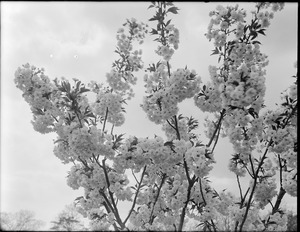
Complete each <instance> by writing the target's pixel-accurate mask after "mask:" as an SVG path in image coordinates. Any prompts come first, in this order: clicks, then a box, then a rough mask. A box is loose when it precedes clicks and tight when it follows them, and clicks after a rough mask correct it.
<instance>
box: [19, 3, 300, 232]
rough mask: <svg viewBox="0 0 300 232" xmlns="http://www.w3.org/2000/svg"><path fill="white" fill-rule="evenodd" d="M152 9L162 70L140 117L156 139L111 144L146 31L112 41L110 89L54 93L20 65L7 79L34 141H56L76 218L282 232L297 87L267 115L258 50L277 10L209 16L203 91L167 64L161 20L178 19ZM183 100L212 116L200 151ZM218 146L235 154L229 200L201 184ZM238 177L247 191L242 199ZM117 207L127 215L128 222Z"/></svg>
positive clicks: (131, 27) (130, 26)
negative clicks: (79, 192)
mask: <svg viewBox="0 0 300 232" xmlns="http://www.w3.org/2000/svg"><path fill="white" fill-rule="evenodd" d="M151 8H153V9H155V10H156V12H155V15H154V16H153V17H152V18H151V19H150V20H149V21H152V22H155V21H156V25H155V26H154V28H152V31H150V30H149V32H150V34H152V35H153V36H155V39H154V41H157V42H158V43H159V45H158V48H157V50H156V51H155V52H156V53H157V54H158V55H159V56H161V57H162V60H161V61H158V62H157V63H156V64H152V65H149V68H148V69H146V70H145V71H146V72H147V73H146V74H145V75H144V82H145V85H144V87H145V93H146V95H145V96H144V98H143V102H142V104H141V107H142V109H143V110H144V111H145V113H146V115H147V116H148V118H149V120H150V121H152V122H154V123H156V124H160V125H161V127H162V130H163V132H164V133H165V136H164V138H163V137H160V136H156V135H155V136H154V137H152V138H148V137H147V138H140V137H136V136H128V137H127V138H124V134H119V135H118V134H115V133H114V128H115V127H117V126H121V125H122V124H123V123H124V121H125V108H124V104H125V103H126V100H129V99H130V98H131V97H133V96H134V93H133V89H132V85H135V84H136V83H137V77H135V76H134V72H137V71H141V70H142V68H143V61H142V59H141V55H142V50H136V49H135V48H134V46H135V43H136V42H137V43H139V44H142V43H143V40H144V38H145V36H146V34H147V33H148V26H147V25H146V24H144V23H139V22H137V20H135V19H130V20H127V21H126V23H124V24H123V27H122V28H120V29H119V30H118V32H117V37H116V38H117V47H116V50H115V53H117V54H118V56H119V59H117V60H116V61H114V62H113V64H112V69H111V70H110V71H109V72H108V73H107V74H106V78H107V84H108V85H107V86H105V85H104V84H102V83H97V82H95V81H92V82H90V83H89V84H88V85H87V87H88V88H87V87H86V86H85V85H84V84H83V83H81V81H79V80H76V79H74V84H73V85H72V84H71V83H70V82H69V81H68V80H66V79H65V78H62V79H61V80H58V79H55V80H54V82H53V83H52V82H51V81H50V79H49V78H48V77H47V76H46V75H45V74H44V70H43V69H37V68H36V67H34V66H30V65H29V64H25V65H23V67H20V68H18V69H17V71H16V73H15V83H16V86H17V87H18V88H19V89H20V90H21V91H22V92H23V97H24V99H25V101H26V102H27V103H29V105H30V107H31V110H32V113H33V121H32V123H33V127H34V129H35V130H36V131H38V132H40V133H49V132H56V133H57V139H56V141H55V142H54V144H55V146H54V155H55V156H57V157H58V158H59V159H60V160H61V161H62V162H63V163H64V164H67V163H68V164H73V165H72V167H71V169H70V171H69V173H68V176H67V184H68V185H69V186H70V187H71V188H72V189H79V188H83V190H84V194H83V196H80V197H78V198H76V199H75V203H76V205H77V209H78V211H79V212H80V213H81V214H82V215H84V216H85V217H87V218H88V219H89V220H90V221H91V224H90V228H91V229H92V230H109V229H114V230H127V229H130V230H170V231H171V230H175V231H182V230H184V229H185V226H186V224H187V223H186V222H187V220H191V219H192V220H195V221H197V228H196V229H199V227H200V229H202V230H205V231H218V230H221V231H223V230H226V231H244V230H245V231H278V230H282V231H283V230H286V222H287V217H286V215H285V212H284V210H282V209H281V208H280V207H281V206H280V203H281V201H282V199H283V197H284V196H285V194H289V195H290V196H293V197H297V133H296V132H297V80H296V81H295V82H294V83H293V84H292V86H291V87H290V88H289V89H288V90H287V91H286V92H285V93H284V94H283V95H282V99H281V100H282V102H281V104H279V105H278V107H277V109H275V110H264V96H265V92H266V86H265V78H266V66H267V65H268V59H267V56H266V55H264V54H262V52H261V44H260V42H259V40H258V38H259V37H258V36H259V35H265V30H266V29H267V28H268V27H270V23H271V19H272V18H273V17H274V13H275V12H277V11H280V10H282V9H283V4H282V3H257V4H256V5H255V11H253V12H251V14H252V20H251V22H250V23H247V21H246V19H247V17H246V11H245V10H243V9H240V8H239V6H238V5H236V6H235V7H231V6H229V7H224V6H221V5H219V6H217V8H216V10H214V11H211V12H210V13H209V15H210V17H211V18H212V19H211V21H210V24H209V26H208V31H207V33H206V37H207V39H208V40H210V41H211V40H212V41H213V44H214V46H215V49H214V50H213V54H212V55H217V56H218V57H219V58H218V62H219V64H220V65H219V66H212V65H211V66H209V78H210V80H209V81H208V82H207V83H204V84H202V81H201V78H200V77H199V76H198V75H197V74H196V72H195V71H193V70H190V69H188V68H187V67H186V68H184V69H183V68H178V69H172V66H171V64H170V62H171V58H172V55H173V54H174V52H175V50H177V49H178V46H179V29H178V28H176V27H175V26H174V24H172V23H171V20H170V19H169V20H168V19H167V18H168V16H169V15H170V13H172V14H177V13H178V10H179V9H178V8H177V7H175V6H174V4H173V3H171V2H151V5H150V6H149V9H151ZM295 78H297V76H295ZM86 92H89V93H90V94H93V95H94V96H95V98H94V100H92V101H91V100H90V97H89V96H88V95H86V94H85V93H86ZM191 98H193V100H194V103H195V105H196V106H197V108H199V109H200V110H201V111H202V112H208V113H212V114H213V117H211V116H209V117H208V118H207V119H206V120H205V124H204V126H205V127H206V129H205V131H204V133H205V135H206V137H207V138H208V142H207V143H203V142H202V141H200V135H198V134H196V131H195V129H196V128H197V127H198V120H197V119H194V118H193V117H186V116H183V115H182V114H180V115H178V112H179V106H178V105H179V103H181V102H182V101H184V100H187V99H191ZM220 136H223V137H227V138H228V140H229V142H230V143H231V144H232V148H233V154H232V157H231V159H230V160H229V164H228V168H229V170H230V171H231V172H232V173H233V174H234V176H235V177H236V180H237V186H238V196H236V195H234V194H232V193H231V192H229V191H227V190H223V191H216V190H215V189H214V188H213V183H211V180H210V171H211V170H212V169H213V164H214V163H215V162H216V160H215V157H214V155H215V147H216V145H217V143H218V140H219V137H220ZM224 153H225V152H224ZM224 155H226V154H224ZM244 177H248V178H249V179H250V180H249V179H248V180H249V185H248V186H246V188H247V187H248V188H247V189H246V190H245V189H243V187H242V185H241V183H242V182H243V185H245V183H246V182H245V181H244V179H243V181H242V179H241V178H244ZM277 180H278V181H277ZM119 201H126V202H127V203H129V204H130V207H128V215H127V216H126V217H125V218H122V217H121V215H120V205H118V203H119ZM267 207H270V211H269V212H268V213H266V214H265V215H264V216H262V215H261V214H260V212H261V211H262V210H263V209H268V208H267Z"/></svg>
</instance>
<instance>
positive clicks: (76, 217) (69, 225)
mask: <svg viewBox="0 0 300 232" xmlns="http://www.w3.org/2000/svg"><path fill="white" fill-rule="evenodd" d="M51 223H52V227H51V228H50V229H51V230H54V231H87V230H88V229H87V228H85V226H84V223H83V221H82V215H81V214H79V213H78V212H77V210H76V207H75V206H74V205H73V204H70V205H67V206H66V207H65V209H64V210H63V211H61V212H60V213H59V214H58V215H57V218H56V219H55V220H54V221H51Z"/></svg>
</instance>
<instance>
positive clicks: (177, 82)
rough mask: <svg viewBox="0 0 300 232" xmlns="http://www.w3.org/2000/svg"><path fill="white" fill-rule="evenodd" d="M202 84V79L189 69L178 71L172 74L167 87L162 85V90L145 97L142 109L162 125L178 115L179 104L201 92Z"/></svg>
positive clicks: (154, 91)
mask: <svg viewBox="0 0 300 232" xmlns="http://www.w3.org/2000/svg"><path fill="white" fill-rule="evenodd" d="M158 81H159V80H158ZM200 82H201V79H200V77H196V74H194V73H193V72H192V71H190V70H189V69H178V70H176V71H174V72H173V73H172V74H171V76H170V78H169V79H168V80H167V81H166V83H165V85H164V84H163V83H161V84H160V85H159V86H161V87H160V88H158V89H154V90H152V91H153V93H152V94H151V95H149V96H146V97H144V99H143V104H142V108H143V110H144V111H145V112H146V113H147V115H148V118H149V119H150V120H151V121H153V122H155V123H157V124H159V123H162V122H163V121H164V120H167V119H169V118H171V117H172V116H174V115H176V114H177V112H178V106H177V105H178V103H179V102H182V101H183V100H184V99H187V98H191V97H193V96H194V95H195V93H196V92H198V91H199V83H200Z"/></svg>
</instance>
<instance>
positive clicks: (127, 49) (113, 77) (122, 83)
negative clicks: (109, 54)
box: [106, 18, 148, 99]
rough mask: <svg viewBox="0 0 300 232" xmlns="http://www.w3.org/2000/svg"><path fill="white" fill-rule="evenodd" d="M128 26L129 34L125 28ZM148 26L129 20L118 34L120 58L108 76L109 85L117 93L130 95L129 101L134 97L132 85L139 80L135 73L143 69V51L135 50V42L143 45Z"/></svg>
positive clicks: (117, 51) (117, 50)
mask: <svg viewBox="0 0 300 232" xmlns="http://www.w3.org/2000/svg"><path fill="white" fill-rule="evenodd" d="M126 26H128V32H127V33H126V30H125V29H124V27H126ZM147 27H148V25H146V24H144V23H139V22H137V20H136V19H135V18H132V19H130V20H129V19H127V22H126V23H124V24H123V27H122V28H120V29H119V30H118V32H117V40H118V42H117V48H116V50H115V52H116V53H117V54H118V55H119V56H120V59H119V60H116V61H115V62H114V63H113V68H112V70H111V71H110V72H109V73H107V74H106V78H107V83H108V84H109V86H110V87H111V88H112V89H113V90H114V91H115V92H117V93H120V94H122V95H128V97H127V98H128V99H130V98H132V97H133V96H134V93H133V90H132V88H131V85H135V84H136V81H137V78H136V77H135V76H134V75H133V72H137V71H139V70H140V69H142V68H143V61H142V58H141V55H142V50H141V49H140V50H133V42H134V41H137V42H139V44H142V43H143V40H144V38H145V35H146V33H147V32H148V30H147Z"/></svg>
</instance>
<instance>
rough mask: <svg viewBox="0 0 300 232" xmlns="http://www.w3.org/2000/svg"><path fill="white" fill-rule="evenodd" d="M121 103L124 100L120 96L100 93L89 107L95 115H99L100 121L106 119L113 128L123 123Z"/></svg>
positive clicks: (111, 93)
mask: <svg viewBox="0 0 300 232" xmlns="http://www.w3.org/2000/svg"><path fill="white" fill-rule="evenodd" d="M122 103H124V100H123V99H122V96H121V95H120V94H118V93H113V92H104V91H100V92H99V93H98V94H97V96H96V101H95V102H94V103H93V104H92V106H91V107H92V110H93V113H94V114H95V115H99V116H100V117H101V118H102V119H105V118H106V119H107V121H108V122H110V123H112V124H114V125H115V126H121V125H122V124H123V123H124V121H125V117H124V115H123V111H124V110H123V107H122Z"/></svg>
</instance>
